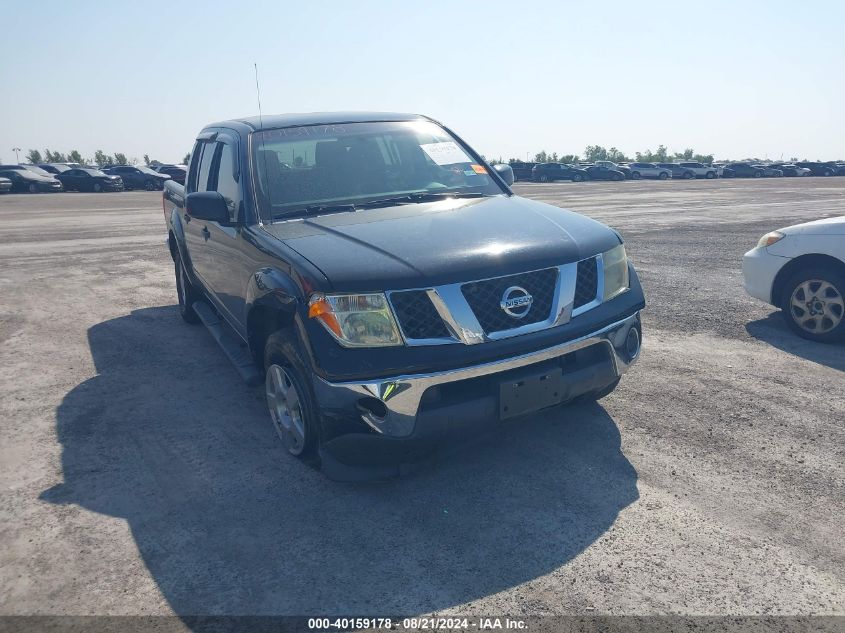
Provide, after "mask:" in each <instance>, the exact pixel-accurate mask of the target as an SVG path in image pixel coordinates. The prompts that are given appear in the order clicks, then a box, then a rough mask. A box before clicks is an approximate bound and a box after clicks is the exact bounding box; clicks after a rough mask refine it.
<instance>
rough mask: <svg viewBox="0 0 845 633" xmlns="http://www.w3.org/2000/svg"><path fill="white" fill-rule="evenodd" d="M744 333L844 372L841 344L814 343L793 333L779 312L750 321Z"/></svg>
mask: <svg viewBox="0 0 845 633" xmlns="http://www.w3.org/2000/svg"><path fill="white" fill-rule="evenodd" d="M745 329H746V331H747V332H748V333H749V334H750V335H751V336H753V337H754V338H756V339H757V340H759V341H764V342H766V343H768V344H769V345H771V346H772V347H776V348H778V349H779V350H781V351H784V352H787V353H789V354H793V355H794V356H800V357H801V358H805V359H807V360H809V361H812V362H814V363H818V364H819V365H826V366H827V367H830V368H832V369H838V370H839V371H845V354H843V353H842V351H843V345H842V344H836V343H833V344H825V343H815V342H813V341H808V340H807V339H803V338H801V337H800V336H798V335H797V334H795V333H793V332H792V330H790V329H789V328H788V327H787V326H786V324H785V323H784V322H783V315H781V314H780V312H772V313H771V314H769V315H768V316H766V317H764V318H762V319H757V320H756V321H751V322H750V323H747V324H746V325H745Z"/></svg>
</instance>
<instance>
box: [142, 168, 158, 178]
mask: <svg viewBox="0 0 845 633" xmlns="http://www.w3.org/2000/svg"><path fill="white" fill-rule="evenodd" d="M138 170H139V171H142V172H144V173H145V174H153V175H154V176H158V172H157V171H153V170H152V169H150V168H149V167H138Z"/></svg>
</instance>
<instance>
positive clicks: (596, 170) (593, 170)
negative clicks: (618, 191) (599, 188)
mask: <svg viewBox="0 0 845 633" xmlns="http://www.w3.org/2000/svg"><path fill="white" fill-rule="evenodd" d="M578 168H579V169H584V170H585V171H586V172H587V175H588V176H589V178H590V180H617V181H618V180H625V174H624V173H623V172H621V171H619V170H618V169H610V168H608V167H605V166H604V165H599V164H597V163H596V164H593V163H587V164H581V165H580V166H579V167H578Z"/></svg>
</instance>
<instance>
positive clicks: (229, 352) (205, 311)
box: [191, 301, 264, 387]
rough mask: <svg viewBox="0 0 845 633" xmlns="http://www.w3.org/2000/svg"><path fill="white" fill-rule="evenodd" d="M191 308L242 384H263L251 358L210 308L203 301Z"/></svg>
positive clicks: (251, 385) (252, 385)
mask: <svg viewBox="0 0 845 633" xmlns="http://www.w3.org/2000/svg"><path fill="white" fill-rule="evenodd" d="M191 307H192V308H193V309H194V312H196V313H197V316H198V317H199V318H200V321H202V324H203V325H204V326H205V327H206V329H207V330H208V331H209V333H210V334H211V336H212V337H213V338H214V340H215V341H217V344H218V345H219V346H220V347H221V349H222V350H223V353H224V354H226V356H227V357H228V359H229V360H230V361H232V364H233V365H234V366H235V369H237V370H238V373H239V374H240V375H241V378H243V379H244V382H245V383H246V384H247V385H249V386H250V387H255V386H256V385H260V384H261V383H262V382H264V377H263V376H262V375H261V373H260V372H259V371H258V368H256V366H255V363H254V362H253V360H252V356H251V355H250V354H249V352H248V351H246V349H245V348H244V347H243V345H241V343H240V340H239V339H238V336H237V335H236V334H235V333H234V332H232V331H231V329H230V328H229V325H228V324H227V323H225V322H224V321H222V320H221V319H220V317H218V316H217V314H216V313H215V312H214V310H212V309H211V306H209V305H208V304H207V303H205V302H204V301H195V302H194V303H193V304H192V305H191Z"/></svg>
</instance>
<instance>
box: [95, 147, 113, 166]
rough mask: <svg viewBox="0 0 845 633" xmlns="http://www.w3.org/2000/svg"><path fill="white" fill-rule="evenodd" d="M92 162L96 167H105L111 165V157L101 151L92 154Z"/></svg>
mask: <svg viewBox="0 0 845 633" xmlns="http://www.w3.org/2000/svg"><path fill="white" fill-rule="evenodd" d="M94 162H95V163H97V167H106V166H107V165H111V164H113V161H112V157H111V156H109V155H108V154H106V153H105V152H104V151H103V150H101V149H98V150H97V151H96V152H94Z"/></svg>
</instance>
